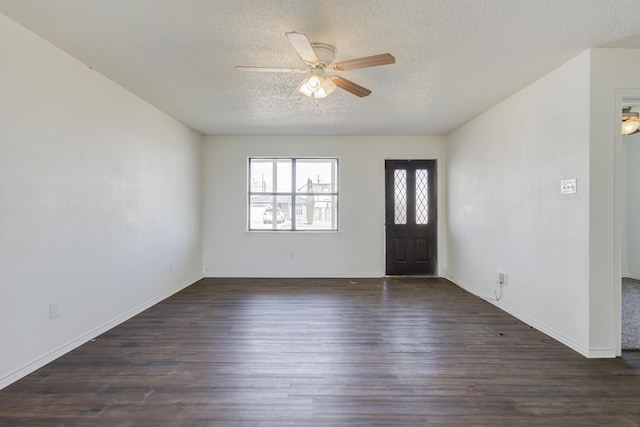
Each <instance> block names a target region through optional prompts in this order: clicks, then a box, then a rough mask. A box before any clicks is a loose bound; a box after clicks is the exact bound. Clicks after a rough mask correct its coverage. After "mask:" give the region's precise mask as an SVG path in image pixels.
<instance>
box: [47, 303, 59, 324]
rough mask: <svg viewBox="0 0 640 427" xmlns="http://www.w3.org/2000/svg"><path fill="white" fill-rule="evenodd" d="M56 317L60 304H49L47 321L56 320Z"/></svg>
mask: <svg viewBox="0 0 640 427" xmlns="http://www.w3.org/2000/svg"><path fill="white" fill-rule="evenodd" d="M58 317H60V302H59V301H55V302H52V303H49V320H53V319H57V318H58Z"/></svg>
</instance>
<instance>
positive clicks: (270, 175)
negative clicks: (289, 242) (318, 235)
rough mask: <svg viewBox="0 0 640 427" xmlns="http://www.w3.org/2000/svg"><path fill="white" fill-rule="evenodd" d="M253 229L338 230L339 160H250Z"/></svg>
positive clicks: (249, 205)
mask: <svg viewBox="0 0 640 427" xmlns="http://www.w3.org/2000/svg"><path fill="white" fill-rule="evenodd" d="M248 181H249V198H248V216H249V218H248V223H249V230H289V231H301V230H304V231H311V230H315V231H326V230H337V229H338V159H335V158H329V159H327V158H250V159H249V180H248Z"/></svg>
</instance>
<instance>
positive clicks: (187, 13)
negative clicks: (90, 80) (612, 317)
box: [0, 0, 640, 135]
mask: <svg viewBox="0 0 640 427" xmlns="http://www.w3.org/2000/svg"><path fill="white" fill-rule="evenodd" d="M0 13H3V14H5V15H7V16H8V17H9V18H11V19H13V20H14V21H17V22H18V23H20V24H22V25H23V26H25V27H27V28H29V29H30V30H32V31H33V32H35V33H37V34H39V35H41V36H42V37H44V38H45V39H47V40H49V41H50V42H51V43H53V44H54V45H56V46H58V47H60V48H61V49H63V50H65V51H67V52H68V53H69V54H71V55H72V56H74V57H76V58H77V59H79V60H80V61H82V62H83V63H85V64H87V66H90V67H93V68H94V69H96V70H97V71H99V72H101V73H102V74H104V75H105V76H107V77H109V78H110V79H112V80H113V81H115V82H116V83H118V84H120V85H121V86H123V87H125V88H127V89H129V90H130V91H132V92H133V93H135V94H137V95H138V96H140V97H141V98H143V99H145V100H147V101H148V102H149V103H151V104H153V105H155V106H156V107H158V108H160V109H161V110H163V111H165V112H167V113H168V114H170V115H172V116H173V117H175V118H177V119H178V120H180V121H182V122H183V123H185V124H186V125H188V126H190V127H192V128H194V129H196V130H198V131H200V132H201V133H203V134H218V135H220V134H226V135H229V134H243V135H248V134H261V135H268V134H272V135H285V134H298V135H313V134H328V135H331V134H333V135H338V134H342V135H349V134H351V135H352V134H364V135H371V134H388V135H389V134H398V135H408V134H414V135H417V134H427V135H444V134H447V133H448V132H450V131H451V130H453V129H455V128H456V127H458V126H460V125H462V124H464V123H465V122H466V121H468V120H470V119H472V118H473V117H475V116H476V115H478V114H479V113H481V112H482V111H484V110H486V109H488V108H490V107H491V106H493V105H495V104H496V103H497V102H499V101H501V100H502V99H504V98H506V97H508V96H509V95H511V94H513V93H514V92H516V91H517V90H519V89H521V88H522V87H524V86H525V85H527V84H529V83H531V82H532V81H534V80H536V79H537V78H539V77H541V76H542V75H544V74H545V73H546V72H548V71H550V70H552V69H553V68H555V67H557V66H558V65H560V64H562V63H563V62H566V61H567V60H569V59H571V58H572V57H574V56H576V55H577V54H579V53H580V52H581V51H583V50H585V49H587V48H589V47H597V46H607V47H631V48H636V47H640V1H638V0H616V1H608V0H535V1H531V0H348V1H346V0H326V1H321V0H318V1H313V0H304V1H303V0H272V1H265V0H64V1H60V0H0ZM288 31H298V32H302V33H305V34H307V36H308V37H309V39H310V40H311V41H312V42H324V43H329V44H332V45H334V46H336V48H337V53H336V60H346V59H352V58H356V57H361V56H369V55H373V54H377V53H383V52H390V53H392V54H393V55H394V56H395V57H396V64H393V65H385V66H381V67H375V68H367V69H360V70H352V71H348V72H344V73H342V75H343V76H344V77H346V78H348V79H350V80H353V81H354V82H356V83H358V84H360V85H362V86H365V87H367V88H369V89H371V90H372V91H373V93H372V94H371V95H370V96H368V97H366V98H358V97H356V96H353V95H351V94H349V93H347V92H344V91H342V90H340V89H338V90H337V91H336V92H335V93H334V94H333V95H331V96H330V97H328V98H326V99H325V100H322V101H321V102H320V104H319V106H318V107H315V105H314V103H313V101H312V100H310V99H308V98H305V99H302V100H298V101H295V100H291V99H289V96H290V95H291V93H292V92H293V90H294V88H295V87H296V85H297V84H298V82H299V81H300V80H301V78H302V76H301V75H297V74H272V73H268V74H267V73H243V72H238V71H235V70H234V69H233V67H234V66H235V65H257V66H271V67H301V66H303V65H304V64H303V63H302V61H301V60H300V59H299V57H298V56H297V54H296V52H295V50H294V49H293V48H292V47H291V45H290V44H289V42H288V40H287V37H286V36H285V33H286V32H288Z"/></svg>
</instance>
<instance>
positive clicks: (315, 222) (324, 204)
mask: <svg viewBox="0 0 640 427" xmlns="http://www.w3.org/2000/svg"><path fill="white" fill-rule="evenodd" d="M337 228H338V197H337V196H328V195H316V196H297V197H296V230H336V229H337Z"/></svg>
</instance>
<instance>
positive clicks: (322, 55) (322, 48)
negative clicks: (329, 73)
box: [311, 43, 336, 68]
mask: <svg viewBox="0 0 640 427" xmlns="http://www.w3.org/2000/svg"><path fill="white" fill-rule="evenodd" d="M311 47H312V48H313V51H314V52H315V53H316V56H317V57H318V66H319V67H318V68H325V67H326V66H327V65H328V64H331V63H332V62H333V59H334V58H335V57H336V48H335V47H334V46H331V45H330V44H326V43H311Z"/></svg>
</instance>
